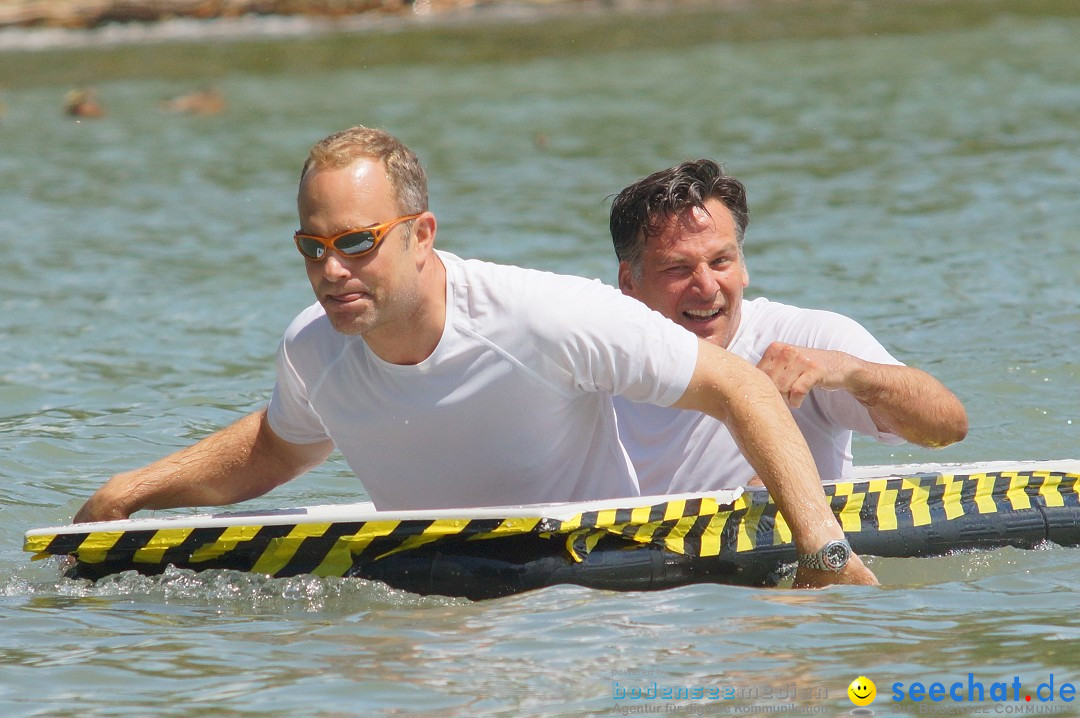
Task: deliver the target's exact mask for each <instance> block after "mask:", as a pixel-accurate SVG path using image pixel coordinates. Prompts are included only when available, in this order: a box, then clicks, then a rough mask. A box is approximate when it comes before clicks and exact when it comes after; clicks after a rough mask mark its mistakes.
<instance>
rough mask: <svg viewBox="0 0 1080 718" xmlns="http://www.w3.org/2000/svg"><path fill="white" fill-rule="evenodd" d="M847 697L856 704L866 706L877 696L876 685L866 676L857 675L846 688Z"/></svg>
mask: <svg viewBox="0 0 1080 718" xmlns="http://www.w3.org/2000/svg"><path fill="white" fill-rule="evenodd" d="M847 692H848V698H850V699H851V702H852V703H854V704H855V705H857V706H868V705H870V704H871V703H873V702H874V699H875V698H876V697H877V686H875V685H874V682H873V681H872V680H870V679H869V678H867V677H866V676H859V677H858V678H856V679H855V680H853V681H852V682H851V685H849V686H848V689H847Z"/></svg>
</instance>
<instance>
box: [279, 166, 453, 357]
mask: <svg viewBox="0 0 1080 718" xmlns="http://www.w3.org/2000/svg"><path fill="white" fill-rule="evenodd" d="M298 210H299V214H300V228H301V230H302V231H303V232H304V233H305V234H312V235H316V236H320V237H333V236H335V235H337V234H340V233H341V232H344V231H346V230H350V229H362V228H364V227H370V226H372V225H375V224H379V223H382V222H387V221H389V220H392V219H396V218H397V217H399V216H401V214H402V213H401V211H400V208H399V207H398V204H397V201H396V200H395V199H394V195H393V192H392V191H391V186H390V181H389V179H388V178H387V175H386V168H385V166H384V165H383V163H382V162H381V161H377V160H370V159H361V160H358V161H357V162H354V163H352V164H350V165H348V166H346V167H343V168H333V167H313V168H311V170H310V171H309V172H308V173H307V174H306V175H305V176H304V179H303V181H302V183H301V185H300V193H299V195H298ZM434 235H435V218H434V216H433V215H431V213H430V212H425V213H423V214H422V215H421V216H420V217H419V218H418V219H416V220H413V221H412V222H404V223H401V224H398V225H397V226H395V227H394V228H392V229H391V230H390V231H389V233H388V234H387V235H386V237H385V238H384V240H383V241H382V242H381V243H380V244H379V246H378V247H377V248H376V249H374V250H373V251H371V252H368V253H367V254H364V255H362V256H359V257H344V256H342V255H341V254H339V253H337V252H336V251H332V250H331V251H328V252H327V253H326V255H325V257H324V258H323V259H322V260H321V261H314V260H310V259H307V260H305V262H306V265H307V275H308V280H309V281H310V282H311V288H312V289H313V290H314V292H315V297H316V298H317V299H318V301H319V303H320V304H321V305H322V307H323V309H324V310H326V316H327V318H328V319H329V320H330V323H331V325H333V327H334V329H336V330H337V331H339V332H341V333H342V334H351V335H357V334H359V335H363V337H364V340H365V341H366V342H367V343H368V345H369V346H371V348H372V350H373V351H375V352H376V354H379V355H380V356H382V357H383V358H384V359H386V360H387V361H394V362H396V363H412V358H408V357H406V358H404V360H403V357H405V354H408V353H409V352H408V351H406V352H405V353H402V350H405V349H406V348H407V347H409V346H410V345H412V344H415V343H416V342H417V340H418V339H420V340H423V338H424V336H425V330H427V333H428V334H430V333H431V332H432V331H434V332H435V333H436V335H438V334H441V331H442V324H441V321H442V316H443V314H442V311H443V307H442V305H443V304H444V302H443V301H442V299H441V292H442V285H441V284H439V285H436V284H435V283H432V282H431V281H427V276H426V275H430V274H431V273H432V267H433V265H435V264H437V259H436V258H435V256H434V252H433V251H432V244H433V241H434ZM436 316H437V321H429V320H435V319H436ZM421 343H422V341H421ZM423 358H424V357H423V356H421V357H419V359H417V360H416V361H419V360H422V359H423Z"/></svg>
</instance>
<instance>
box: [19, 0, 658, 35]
mask: <svg viewBox="0 0 1080 718" xmlns="http://www.w3.org/2000/svg"><path fill="white" fill-rule="evenodd" d="M635 4H636V5H639V6H644V5H647V4H665V0H659V2H654V3H647V2H644V0H638V1H637V2H632V1H628V0H3V1H2V2H0V28H63V29H92V28H99V27H102V26H105V25H109V24H114V23H155V22H162V21H168V20H179V19H193V20H217V19H228V18H252V17H278V18H286V17H307V18H321V19H335V18H336V19H344V18H355V17H358V16H369V17H395V16H428V15H431V16H439V15H453V14H459V13H461V12H462V11H469V10H485V11H486V10H499V9H504V10H505V9H511V10H512V9H517V10H543V9H556V8H558V9H573V8H574V7H576V6H582V7H584V6H602V7H604V8H613V7H617V6H624V5H635ZM666 4H672V3H671V2H670V0H667V2H666ZM676 4H677V3H676Z"/></svg>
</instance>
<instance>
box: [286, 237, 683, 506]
mask: <svg viewBox="0 0 1080 718" xmlns="http://www.w3.org/2000/svg"><path fill="white" fill-rule="evenodd" d="M439 257H440V259H441V260H442V261H443V263H444V264H445V266H446V270H447V271H446V279H447V308H446V322H445V326H444V329H443V335H442V337H441V339H440V340H439V344H438V346H437V347H436V349H435V351H434V352H433V353H432V354H431V356H429V357H428V358H427V359H425V360H424V361H422V362H421V363H419V364H416V365H408V366H403V365H396V364H390V363H387V362H385V361H383V360H382V359H380V358H379V357H377V356H376V355H375V354H374V353H373V352H372V351H371V350H370V349H369V348H368V346H367V344H366V343H365V342H364V340H363V339H362V337H360V336H346V335H344V334H340V333H338V332H337V331H335V330H334V329H333V327H332V326H331V325H330V322H329V321H328V320H327V318H326V316H325V313H324V312H323V309H322V307H321V306H320V305H319V304H317V303H316V304H314V305H312V306H311V307H309V308H308V309H306V310H305V311H304V312H302V313H301V314H300V315H299V316H298V317H297V318H296V319H295V320H293V322H292V324H291V325H290V326H289V328H288V330H287V331H286V333H285V337H284V339H283V340H282V343H281V346H280V348H279V350H278V356H277V384H276V386H275V388H274V394H273V397H272V399H271V401H270V406H269V410H268V420H269V423H270V426H271V428H272V429H273V430H274V432H275V433H277V434H278V435H279V436H280V437H282V438H283V439H285V440H287V441H291V442H294V443H314V442H317V441H323V440H325V439H327V438H329V439H331V440H332V441H333V442H334V445H335V446H336V448H337V449H338V450H340V451H341V453H342V454H343V455H344V457H345V459H346V461H347V462H348V464H349V466H350V467H351V468H352V470H353V471H354V472H356V474H357V476H358V477H359V478H360V480H361V481H362V482H363V485H364V488H365V489H366V490H367V492H368V494H369V495H370V497H371V500H372V501H373V502H374V503H375V505H376V507H377V508H379V509H384V510H385V509H434V508H452V507H470V506H495V505H514V504H522V503H548V502H560V501H587V500H592V499H603V498H615V497H621V496H635V495H638V493H639V491H638V484H637V479H636V475H635V472H634V469H633V467H632V465H631V463H630V461H629V458H628V457H627V455H626V452H625V450H624V449H623V447H622V445H621V443H620V442H619V439H618V432H617V429H616V425H615V413H614V408H613V406H612V395H615V394H618V395H622V396H625V397H626V398H627V399H628V400H632V401H635V402H636V401H642V402H650V403H654V404H658V405H662V406H667V405H670V404H672V403H674V402H675V401H676V400H677V399H678V398H679V397H680V396H681V395H682V393H683V392H684V391H685V389H686V387H687V386H688V384H689V382H690V378H691V376H692V374H693V370H694V365H695V363H696V360H697V341H698V340H697V338H696V337H694V336H693V335H692V334H690V333H689V332H687V331H685V330H684V329H682V328H681V327H679V326H677V325H676V324H674V323H673V322H670V321H669V320H667V319H665V318H664V317H662V316H661V315H660V314H658V313H655V312H652V311H650V310H649V309H647V308H646V307H645V306H644V305H642V304H640V303H639V302H637V301H635V300H632V299H629V298H627V297H624V296H623V295H622V294H621V293H620V292H619V291H618V290H616V289H614V288H612V287H610V286H607V285H605V284H603V283H601V282H599V281H597V280H587V279H583V278H580V277H570V276H564V275H557V274H550V273H546V272H539V271H535V270H529V269H523V268H519V267H510V266H503V265H496V264H490V263H487V262H481V261H477V260H463V259H460V258H458V257H456V256H454V255H452V254H449V253H446V252H439Z"/></svg>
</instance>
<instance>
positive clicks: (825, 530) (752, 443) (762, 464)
mask: <svg viewBox="0 0 1080 718" xmlns="http://www.w3.org/2000/svg"><path fill="white" fill-rule="evenodd" d="M702 351H703V352H706V351H708V353H709V355H708V357H707V359H706V362H704V363H705V364H709V365H712V366H709V367H703V366H702V364H703V362H702V361H700V360H699V367H701V368H702V369H706V368H707V369H708V370H709V371H711V372H714V373H712V374H711V376H713V377H715V378H709V377H708V376H707V375H706V374H704V373H702V374H701V375H699V374H698V373H695V378H694V380H693V381H692V382H691V387H690V389H688V390H687V393H686V394H684V396H683V397H682V399H680V400H679V402H678V403H676V405H675V406H676V407H678V408H682V409H693V410H697V411H702V412H704V413H707V414H710V415H711V416H713V417H715V418H717V419H720V420H721V421H723V422H724V424H725V425H726V426H727V427H728V430H729V431H730V433H731V435H732V437H733V438H734V439H735V442H736V443H737V444H738V446H739V448H740V449H741V450H742V452H743V454H744V456H745V457H746V459H747V462H748V463H749V464H750V465H751V466H752V467H753V468H754V470H755V472H756V473H757V475H758V476H759V477H760V478H761V481H762V483H763V484H764V485H765V487H766V488H767V489H768V490H769V494H770V496H771V497H772V499H773V501H774V502H775V503H776V505H777V508H778V509H779V510H780V513H781V514H783V516H784V518H785V520H786V521H787V523H788V525H789V526H790V527H791V530H792V537H793V540H794V542H795V544H796V547H797V548H798V550H799V552H800V553H812V552H814V551H817V550H818V549H819V548H821V546H822V545H823V544H825V543H826V542H827V541H830V540H833V539H838V538H842V537H843V535H844V534H843V531H842V530H841V528H840V526H839V524H838V523H837V522H836V518H835V516H834V515H833V513H832V510H831V509H830V507H829V504H828V502H827V501H826V498H825V495H824V492H823V491H822V489H821V480H820V478H819V476H818V473H817V469H816V467H815V465H814V460H813V457H812V455H811V454H810V450H809V448H808V447H807V445H806V440H805V439H804V438H803V436H802V434H801V432H800V431H799V429H798V426H797V425H796V424H795V421H794V419H793V418H792V416H791V411H790V410H789V409H788V407H787V405H786V404H785V403H784V401H783V399H781V397H780V394H779V393H778V392H777V390H776V387H775V386H773V384H772V382H771V381H770V380H769V378H768V377H767V376H766V375H765V374H764V373H762V372H760V371H759V370H757V369H755V368H754V367H753V366H751V365H750V364H748V363H747V362H745V361H743V360H742V359H740V358H738V357H736V356H734V355H732V354H729V353H728V352H723V351H722V350H717V351H712V350H709V349H707V348H704V347H703V348H702Z"/></svg>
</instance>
